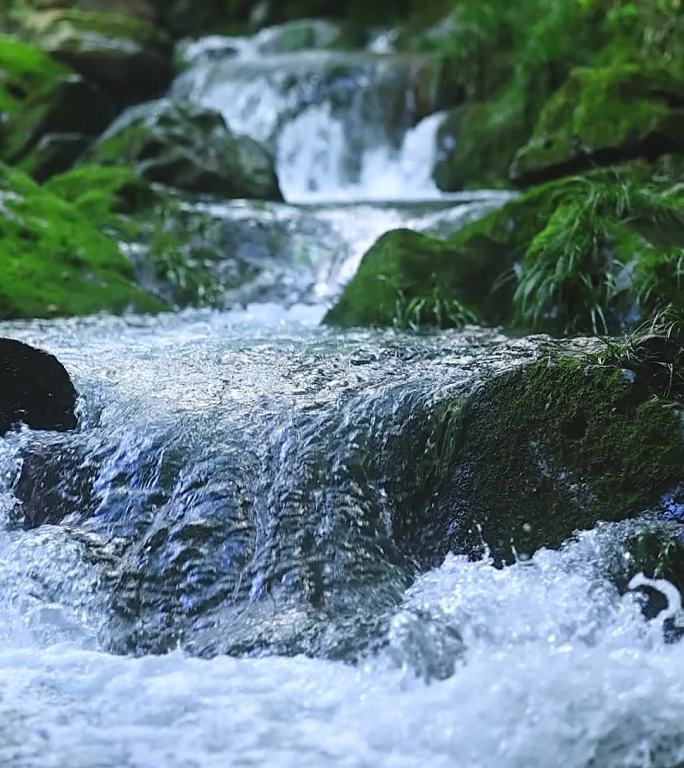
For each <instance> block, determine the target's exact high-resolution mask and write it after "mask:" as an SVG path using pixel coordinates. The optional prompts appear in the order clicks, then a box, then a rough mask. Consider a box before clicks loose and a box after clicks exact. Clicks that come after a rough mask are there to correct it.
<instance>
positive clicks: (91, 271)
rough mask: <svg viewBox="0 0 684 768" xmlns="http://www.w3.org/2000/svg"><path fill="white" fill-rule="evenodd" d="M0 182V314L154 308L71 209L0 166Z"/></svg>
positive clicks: (109, 247) (127, 268)
mask: <svg viewBox="0 0 684 768" xmlns="http://www.w3.org/2000/svg"><path fill="white" fill-rule="evenodd" d="M0 187H1V189H2V193H1V194H0V317H2V318H14V317H51V316H55V315H85V314H90V313H92V312H98V311H101V310H109V311H112V312H121V311H123V310H125V309H129V308H131V309H135V310H138V311H141V312H150V311H157V310H159V309H161V308H162V306H163V305H162V303H161V302H160V301H158V300H157V299H155V298H153V297H152V296H150V295H149V294H147V293H145V292H143V291H142V290H141V289H140V288H139V287H138V285H137V284H136V280H135V275H134V273H133V268H132V266H131V264H130V263H129V262H128V261H127V260H126V259H125V258H124V256H123V255H122V254H121V253H120V251H119V249H118V247H117V246H116V244H115V243H114V242H113V241H112V240H110V239H109V238H107V237H105V236H104V235H103V234H101V233H100V232H99V231H98V230H97V229H96V228H95V227H94V226H93V225H92V224H91V222H90V221H89V220H88V218H87V217H86V216H85V215H84V214H83V213H82V212H81V211H80V210H78V208H76V207H75V206H73V205H71V204H69V203H68V202H66V201H65V200H63V199H61V198H59V197H57V196H56V195H53V194H52V193H50V192H49V191H47V190H46V189H44V188H42V187H40V186H39V185H37V184H36V183H35V182H33V181H32V180H31V179H29V178H28V176H25V175H24V174H23V173H21V172H20V171H17V170H14V169H11V168H9V167H7V166H4V165H0Z"/></svg>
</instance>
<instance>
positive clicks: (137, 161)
mask: <svg viewBox="0 0 684 768" xmlns="http://www.w3.org/2000/svg"><path fill="white" fill-rule="evenodd" d="M89 160H90V161H92V162H94V163H96V164H102V165H109V164H116V165H129V166H132V167H134V168H136V170H137V171H138V173H139V174H141V175H142V176H144V177H145V178H147V179H149V180H150V181H155V182H159V183H160V184H166V185H168V186H170V187H175V188H178V189H182V190H185V191H186V192H193V193H204V194H212V195H219V196H221V197H230V198H263V199H267V200H280V199H282V196H281V193H280V190H279V187H278V180H277V177H276V173H275V167H274V160H273V158H272V156H271V155H270V153H269V152H268V151H267V150H266V149H265V148H264V147H262V146H261V145H260V144H259V143H258V142H256V141H254V140H253V139H251V138H249V137H247V136H237V135H236V134H234V133H232V132H231V131H230V130H229V128H228V127H227V125H226V123H225V121H224V119H223V117H222V116H221V115H220V114H219V113H218V112H215V111H213V110H210V109H204V108H201V107H197V106H194V105H191V104H186V103H179V102H173V101H168V100H162V101H158V102H152V103H149V104H145V105H142V106H140V107H137V108H136V109H135V110H133V111H130V112H129V113H128V114H127V115H126V116H124V117H123V118H122V119H121V120H119V121H117V122H116V123H115V124H114V125H113V126H112V127H111V128H110V129H109V130H108V131H107V132H106V133H105V135H104V136H103V137H102V139H101V140H100V141H99V142H98V143H97V144H96V145H95V146H94V147H93V149H92V152H91V153H90V154H89Z"/></svg>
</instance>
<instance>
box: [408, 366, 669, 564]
mask: <svg viewBox="0 0 684 768" xmlns="http://www.w3.org/2000/svg"><path fill="white" fill-rule="evenodd" d="M441 413H442V416H441V425H440V426H439V428H438V429H437V434H436V435H435V436H434V439H435V440H436V441H437V444H438V445H439V446H441V448H440V456H439V459H438V461H437V463H436V465H435V467H434V469H433V477H434V480H435V482H434V483H433V485H432V486H430V487H429V494H430V496H429V498H427V499H425V500H423V503H424V504H425V506H424V507H423V506H421V503H420V501H417V502H416V504H415V505H413V506H412V509H416V510H420V509H425V511H424V512H417V513H416V514H418V515H420V517H421V519H420V520H416V519H413V518H411V519H407V520H405V521H403V522H402V523H401V524H402V525H403V526H405V530H406V532H407V533H406V535H407V536H410V535H411V534H410V532H411V531H413V532H414V535H418V536H419V537H420V538H421V541H422V545H421V546H419V547H418V550H419V551H423V552H425V553H429V548H430V547H432V548H434V542H440V544H439V546H438V549H439V552H438V553H436V554H435V556H436V557H437V558H438V557H440V556H441V554H443V553H445V552H447V551H456V552H459V551H460V552H467V553H469V554H472V555H475V556H479V555H481V554H482V551H483V545H485V546H487V547H488V548H489V549H490V551H491V552H492V554H493V555H494V556H495V558H497V559H499V560H503V561H510V560H511V559H513V558H514V557H515V556H516V555H517V556H518V557H519V556H528V555H531V554H533V553H534V552H535V551H537V550H538V549H539V548H541V547H558V546H560V545H561V544H562V543H563V542H564V541H565V540H566V539H568V538H569V537H570V536H571V535H572V534H573V532H574V531H576V530H586V529H592V528H594V527H595V526H596V524H597V523H598V522H599V521H618V520H623V519H627V518H631V517H633V516H635V515H638V514H640V513H642V512H644V511H646V510H648V509H649V508H652V507H657V506H658V505H659V503H660V499H661V496H662V495H663V493H664V492H665V491H667V490H668V489H670V488H672V487H674V486H676V485H677V484H678V483H679V482H680V481H681V480H682V476H683V474H684V433H683V430H682V418H683V416H684V412H683V410H682V406H681V404H680V403H678V402H675V401H672V400H671V399H670V397H669V394H668V393H667V392H666V391H664V390H659V389H654V388H653V387H651V385H650V381H649V380H647V379H644V378H642V376H641V375H640V374H639V373H637V372H636V371H635V370H630V369H628V368H621V367H619V366H616V365H600V364H597V362H596V361H595V359H593V358H592V357H565V358H564V357H560V358H558V357H550V358H547V359H542V360H540V361H538V362H536V363H534V364H530V365H526V366H524V367H522V368H519V369H517V370H514V371H509V372H507V373H504V374H500V375H499V376H497V377H495V378H494V379H492V380H490V381H488V382H485V383H484V384H483V385H482V386H481V387H480V388H479V389H477V390H476V391H475V392H474V393H473V394H471V395H469V396H466V397H465V398H460V399H458V400H457V401H455V402H454V403H452V404H451V405H450V406H448V407H444V408H442V409H441ZM416 532H419V533H417V534H416Z"/></svg>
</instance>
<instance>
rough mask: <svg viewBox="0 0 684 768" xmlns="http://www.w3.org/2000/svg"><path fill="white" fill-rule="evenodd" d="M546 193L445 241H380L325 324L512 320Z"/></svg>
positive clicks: (394, 235)
mask: <svg viewBox="0 0 684 768" xmlns="http://www.w3.org/2000/svg"><path fill="white" fill-rule="evenodd" d="M538 198H543V193H541V192H540V193H534V194H530V195H529V198H520V199H518V200H513V201H511V202H510V203H508V204H507V205H505V206H503V207H502V208H501V209H500V210H498V211H494V212H493V213H491V214H489V215H488V216H485V217H484V218H483V219H481V220H479V221H475V222H473V223H471V224H469V225H467V226H466V227H465V228H464V229H463V230H461V231H460V232H457V233H456V234H455V235H453V236H452V237H450V238H448V239H447V240H437V239H435V238H432V237H428V236H426V235H422V234H419V233H416V232H412V231H410V230H405V229H402V230H394V231H392V232H388V233H387V234H385V235H383V236H382V237H381V238H380V239H379V240H378V241H377V242H376V243H375V245H373V246H372V248H371V249H370V250H369V251H368V252H367V253H366V254H365V255H364V257H363V259H362V261H361V264H360V266H359V268H358V270H357V272H356V275H355V276H354V277H353V278H352V280H351V281H350V282H349V283H348V284H347V286H346V287H345V289H344V291H343V293H342V295H341V297H340V298H339V300H338V301H337V303H336V304H335V305H334V306H333V307H332V309H331V310H330V311H329V312H328V314H327V315H326V317H325V320H324V322H325V323H327V324H329V325H334V326H338V327H342V328H348V327H352V326H392V325H394V326H398V327H413V328H420V327H428V328H429V327H452V326H459V325H462V324H464V323H467V322H477V323H481V324H484V325H499V324H508V323H510V322H512V319H513V304H512V302H513V293H514V290H515V279H514V275H513V274H512V270H513V267H514V265H515V264H516V263H517V262H519V261H520V260H521V259H522V257H523V256H524V253H525V248H526V246H527V243H528V242H529V240H530V239H531V238H532V236H533V234H534V233H535V232H536V230H537V226H538V218H539V217H540V215H543V214H541V210H540V209H541V208H542V207H543V206H542V205H541V200H540V199H538Z"/></svg>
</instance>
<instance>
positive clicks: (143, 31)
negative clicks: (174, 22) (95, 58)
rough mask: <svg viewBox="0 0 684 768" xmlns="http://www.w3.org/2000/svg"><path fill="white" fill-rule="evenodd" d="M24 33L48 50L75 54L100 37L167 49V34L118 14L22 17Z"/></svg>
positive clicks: (40, 13) (51, 13)
mask: <svg viewBox="0 0 684 768" xmlns="http://www.w3.org/2000/svg"><path fill="white" fill-rule="evenodd" d="M21 25H22V28H23V30H24V31H25V32H26V33H28V34H30V35H31V36H32V37H33V38H34V39H36V40H38V41H39V42H40V44H41V46H43V47H45V48H46V49H48V50H49V49H58V50H61V51H64V50H73V51H74V52H77V51H79V50H80V49H81V47H82V46H83V45H86V46H88V45H91V44H92V39H93V38H94V37H95V36H99V37H101V38H103V39H106V40H109V41H110V45H111V41H114V40H125V41H128V42H129V43H136V44H138V45H140V46H145V47H152V48H160V49H166V48H168V47H169V45H170V43H169V40H168V38H167V36H166V34H165V33H164V32H163V31H162V30H160V29H159V28H158V27H156V26H155V25H153V24H151V23H149V22H147V21H145V20H144V19H142V18H141V17H139V16H135V15H132V14H127V13H117V12H102V11H98V12H91V11H83V10H79V9H75V8H74V9H64V8H58V9H56V10H48V11H35V12H29V13H24V14H22V17H21Z"/></svg>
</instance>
